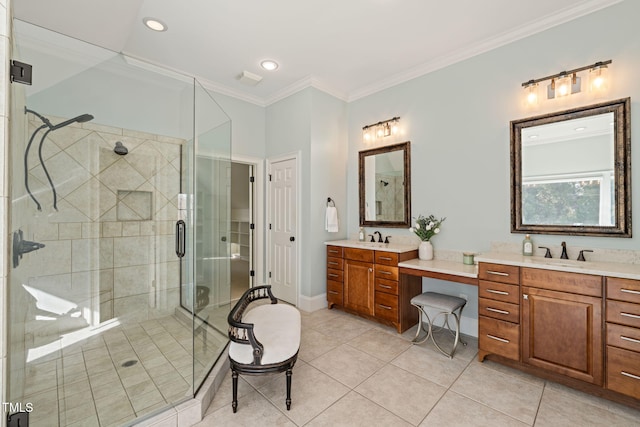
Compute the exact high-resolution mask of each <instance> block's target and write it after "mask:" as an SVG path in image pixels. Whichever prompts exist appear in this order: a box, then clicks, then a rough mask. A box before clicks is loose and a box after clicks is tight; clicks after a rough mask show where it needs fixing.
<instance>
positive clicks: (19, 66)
mask: <svg viewBox="0 0 640 427" xmlns="http://www.w3.org/2000/svg"><path fill="white" fill-rule="evenodd" d="M32 68H33V67H32V66H31V65H29V64H25V63H24V62H20V61H13V60H12V61H11V63H10V65H9V74H10V75H11V82H16V83H22V84H25V85H31V76H32Z"/></svg>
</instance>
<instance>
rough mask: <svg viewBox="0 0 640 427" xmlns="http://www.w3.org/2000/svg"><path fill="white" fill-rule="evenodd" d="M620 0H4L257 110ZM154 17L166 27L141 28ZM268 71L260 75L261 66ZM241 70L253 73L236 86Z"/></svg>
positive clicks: (349, 97) (362, 86) (365, 88)
mask: <svg viewBox="0 0 640 427" xmlns="http://www.w3.org/2000/svg"><path fill="white" fill-rule="evenodd" d="M620 1H623V0H528V1H527V0H519V1H514V0H448V1H447V0H322V1H320V0H269V1H265V0H242V1H238V0H235V1H234V0H181V1H176V0H56V1H51V0H13V2H12V4H13V10H14V16H15V17H16V18H18V19H21V20H24V21H27V22H30V23H32V24H35V25H38V26H41V27H44V28H48V29H50V30H53V31H56V32H59V33H62V34H65V35H68V36H71V37H74V38H77V39H80V40H84V41H87V42H89V43H92V44H95V45H98V46H102V47H105V48H107V49H110V50H113V51H116V52H123V53H126V54H128V55H131V56H133V57H136V58H140V59H144V60H146V61H149V62H151V63H154V64H158V65H162V66H164V67H167V68H169V69H173V70H176V71H180V72H183V73H186V74H188V75H191V76H195V77H197V78H198V79H199V80H200V81H201V82H202V83H203V84H204V85H205V86H207V87H208V88H210V89H213V90H216V91H218V92H221V93H224V94H227V95H231V96H235V97H238V98H241V99H244V100H247V101H250V102H254V103H256V104H259V105H268V104H270V103H272V102H275V101H277V100H278V99H281V98H283V97H285V96H288V95H290V94H291V93H294V92H296V91H298V90H300V89H302V88H304V87H307V86H309V85H313V86H314V87H317V88H319V89H322V90H324V91H326V92H329V93H331V94H333V95H334V96H337V97H338V98H340V99H344V100H346V101H353V100H355V99H358V98H361V97H363V96H366V95H368V94H371V93H374V92H377V91H379V90H382V89H385V88H387V87H390V86H393V85H395V84H398V83H401V82H403V81H406V80H409V79H411V78H415V77H418V76H420V75H423V74H426V73H428V72H430V71H433V70H436V69H439V68H442V67H444V66H447V65H449V64H452V63H454V62H457V61H460V60H463V59H465V58H468V57H470V56H473V55H476V54H479V53H482V52H485V51H487V50H490V49H493V48H496V47H498V46H501V45H504V44H506V43H509V42H512V41H514V40H517V39H520V38H523V37H526V36H528V35H531V34H534V33H536V32H539V31H542V30H545V29H547V28H550V27H553V26H555V25H558V24H561V23H563V22H567V21H569V20H572V19H575V18H577V17H580V16H583V15H586V14H588V13H591V12H594V11H596V10H599V9H602V8H604V7H607V6H610V5H612V4H615V3H619V2H620ZM144 17H154V18H158V19H160V20H162V21H164V22H166V23H167V24H168V27H169V29H168V31H166V32H161V33H158V32H154V31H151V30H149V29H147V28H146V27H144V25H143V24H142V19H143V18H144ZM266 58H270V59H274V60H276V61H277V62H278V63H279V64H280V68H279V69H278V70H277V71H272V72H268V71H264V70H262V69H261V68H260V66H259V63H260V61H261V60H263V59H266ZM243 70H246V71H249V72H251V73H254V74H258V75H260V76H262V77H263V79H262V81H261V82H260V83H259V84H257V85H256V86H247V85H245V84H243V83H241V82H240V81H239V80H238V77H239V75H240V73H242V71H243Z"/></svg>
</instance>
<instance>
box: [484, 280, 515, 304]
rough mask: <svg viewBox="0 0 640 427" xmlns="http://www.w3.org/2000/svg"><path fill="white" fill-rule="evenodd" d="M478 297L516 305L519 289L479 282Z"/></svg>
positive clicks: (513, 286) (501, 284) (511, 286)
mask: <svg viewBox="0 0 640 427" xmlns="http://www.w3.org/2000/svg"><path fill="white" fill-rule="evenodd" d="M478 296H479V297H481V298H489V299H493V300H497V301H504V302H509V303H511V304H518V303H519V301H520V287H519V286H518V285H507V284H506V283H498V282H489V281H487V280H480V281H479V282H478Z"/></svg>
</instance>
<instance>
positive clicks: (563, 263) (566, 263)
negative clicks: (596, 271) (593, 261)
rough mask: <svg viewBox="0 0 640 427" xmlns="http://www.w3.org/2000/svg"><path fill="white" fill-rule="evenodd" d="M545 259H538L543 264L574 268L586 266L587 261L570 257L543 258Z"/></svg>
mask: <svg viewBox="0 0 640 427" xmlns="http://www.w3.org/2000/svg"><path fill="white" fill-rule="evenodd" d="M543 259H544V261H542V260H541V261H537V262H539V263H541V264H545V265H552V266H556V267H572V268H584V267H585V266H586V261H571V260H568V259H548V258H543Z"/></svg>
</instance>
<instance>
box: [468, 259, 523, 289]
mask: <svg viewBox="0 0 640 427" xmlns="http://www.w3.org/2000/svg"><path fill="white" fill-rule="evenodd" d="M478 279H481V280H491V281H493V282H502V283H511V284H513V285H517V284H518V283H520V267H516V266H513V265H502V264H490V263H486V262H481V263H480V264H479V267H478Z"/></svg>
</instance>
